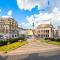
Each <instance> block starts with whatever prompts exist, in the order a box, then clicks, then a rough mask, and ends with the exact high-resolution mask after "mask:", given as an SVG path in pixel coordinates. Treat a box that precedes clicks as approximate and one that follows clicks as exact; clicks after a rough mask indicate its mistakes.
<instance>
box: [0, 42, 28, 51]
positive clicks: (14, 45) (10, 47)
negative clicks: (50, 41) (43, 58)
mask: <svg viewBox="0 0 60 60" xmlns="http://www.w3.org/2000/svg"><path fill="white" fill-rule="evenodd" d="M27 43H28V42H27V41H23V42H15V43H12V44H9V45H5V46H0V52H8V51H11V50H13V49H16V48H18V47H21V46H23V45H25V44H27Z"/></svg>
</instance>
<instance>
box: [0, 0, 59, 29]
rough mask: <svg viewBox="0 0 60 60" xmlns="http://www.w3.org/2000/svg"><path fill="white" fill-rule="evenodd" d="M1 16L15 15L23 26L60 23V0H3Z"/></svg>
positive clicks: (0, 8) (0, 10) (0, 6)
mask: <svg viewBox="0 0 60 60" xmlns="http://www.w3.org/2000/svg"><path fill="white" fill-rule="evenodd" d="M0 16H11V17H13V18H14V19H15V20H16V21H17V22H18V24H19V26H22V27H23V28H29V29H30V28H32V24H33V22H34V25H35V27H37V26H38V25H39V24H41V23H42V24H43V23H47V24H49V23H50V22H51V23H52V24H53V25H54V26H55V27H56V26H59V25H60V0H1V1H0Z"/></svg>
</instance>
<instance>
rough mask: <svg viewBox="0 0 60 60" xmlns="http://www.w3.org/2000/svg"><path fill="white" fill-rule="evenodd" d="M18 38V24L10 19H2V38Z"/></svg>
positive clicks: (0, 32) (0, 19)
mask: <svg viewBox="0 0 60 60" xmlns="http://www.w3.org/2000/svg"><path fill="white" fill-rule="evenodd" d="M17 36H18V24H17V22H16V21H15V20H14V19H13V18H11V17H9V16H2V17H0V38H12V37H17Z"/></svg>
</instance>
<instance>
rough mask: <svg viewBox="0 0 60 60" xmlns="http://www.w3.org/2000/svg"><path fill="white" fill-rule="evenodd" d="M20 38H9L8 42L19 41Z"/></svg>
mask: <svg viewBox="0 0 60 60" xmlns="http://www.w3.org/2000/svg"><path fill="white" fill-rule="evenodd" d="M18 40H19V38H10V39H8V42H9V43H14V42H17V41H18Z"/></svg>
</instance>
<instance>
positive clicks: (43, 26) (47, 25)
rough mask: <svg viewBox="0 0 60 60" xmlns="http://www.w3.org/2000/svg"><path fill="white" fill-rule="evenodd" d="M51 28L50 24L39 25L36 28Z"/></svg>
mask: <svg viewBox="0 0 60 60" xmlns="http://www.w3.org/2000/svg"><path fill="white" fill-rule="evenodd" d="M50 27H53V25H51V24H40V25H39V26H38V27H37V28H50Z"/></svg>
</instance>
